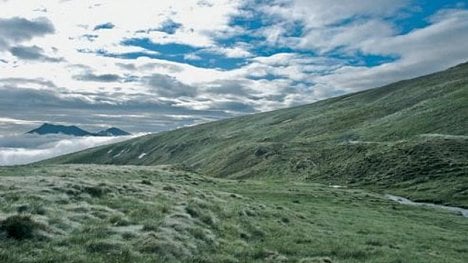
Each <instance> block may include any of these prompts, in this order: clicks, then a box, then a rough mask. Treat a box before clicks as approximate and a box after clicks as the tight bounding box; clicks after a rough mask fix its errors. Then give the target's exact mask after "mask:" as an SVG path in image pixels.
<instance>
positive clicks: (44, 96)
mask: <svg viewBox="0 0 468 263" xmlns="http://www.w3.org/2000/svg"><path fill="white" fill-rule="evenodd" d="M10 83H11V82H10ZM0 94H1V96H0V112H1V113H2V116H1V117H2V118H10V119H19V120H21V119H27V120H29V121H41V122H52V123H67V124H75V125H79V126H80V127H83V128H85V129H89V130H98V129H99V128H100V127H101V126H102V125H103V124H104V125H107V126H116V127H119V128H122V129H124V130H127V131H129V132H157V131H163V130H169V129H175V128H177V127H182V126H186V125H191V124H194V123H200V122H204V121H208V120H216V119H222V118H226V117H230V116H232V113H229V112H227V111H225V110H223V108H222V105H221V104H220V105H219V107H217V108H216V109H210V110H195V109H191V108H189V107H183V106H178V105H177V103H176V102H175V101H171V100H170V99H165V100H160V99H159V98H158V97H159V96H158V95H148V94H139V95H129V94H125V93H106V92H101V93H71V92H68V93H67V92H64V91H60V92H59V91H57V90H56V89H41V90H37V89H31V88H25V87H21V88H20V87H18V86H13V85H10V84H6V85H3V86H2V82H1V80H0ZM231 107H233V108H235V106H234V105H231ZM238 107H239V106H238ZM135 122H138V125H135ZM35 126H37V124H35V123H31V124H25V123H21V122H20V123H16V124H14V123H13V124H10V125H7V126H3V125H0V134H2V133H3V134H7V133H12V132H18V131H23V132H26V131H28V130H31V129H32V128H35Z"/></svg>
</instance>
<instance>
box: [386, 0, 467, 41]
mask: <svg viewBox="0 0 468 263" xmlns="http://www.w3.org/2000/svg"><path fill="white" fill-rule="evenodd" d="M466 8H468V3H467V2H466V1H460V0H443V1H442V0H413V1H412V4H411V5H409V6H407V7H406V8H405V9H404V10H402V11H401V12H400V13H399V15H398V16H395V17H392V18H390V20H391V22H392V23H393V24H394V25H395V26H396V28H397V29H398V31H399V34H407V33H409V32H411V31H413V30H415V29H419V28H424V27H426V26H428V25H429V24H430V21H429V18H430V17H431V16H432V15H434V14H436V13H437V12H439V11H441V10H444V9H466Z"/></svg>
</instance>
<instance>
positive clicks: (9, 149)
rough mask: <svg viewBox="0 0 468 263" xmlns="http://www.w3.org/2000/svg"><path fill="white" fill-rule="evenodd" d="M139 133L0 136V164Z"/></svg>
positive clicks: (32, 159)
mask: <svg viewBox="0 0 468 263" xmlns="http://www.w3.org/2000/svg"><path fill="white" fill-rule="evenodd" d="M141 135H143V134H139V135H131V136H120V137H72V136H64V135H47V136H44V135H33V134H22V135H14V136H0V166H1V165H19V164H28V163H33V162H37V161H41V160H45V159H48V158H52V157H56V156H59V155H63V154H68V153H72V152H77V151H81V150H84V149H87V148H91V147H95V146H99V145H104V144H110V143H115V142H120V141H124V140H128V139H131V138H135V137H138V136H141Z"/></svg>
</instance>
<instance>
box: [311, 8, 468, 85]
mask: <svg viewBox="0 0 468 263" xmlns="http://www.w3.org/2000/svg"><path fill="white" fill-rule="evenodd" d="M432 21H433V24H431V25H429V26H427V27H425V28H422V29H418V30H414V31H411V32H410V33H408V34H406V35H399V36H395V37H388V38H383V39H379V40H376V41H367V42H363V43H362V44H361V49H362V51H363V52H365V53H368V54H380V55H384V56H385V55H397V56H399V57H400V58H399V59H398V60H396V61H394V62H391V63H386V64H383V65H379V66H375V67H364V66H363V67H352V66H348V67H342V68H340V69H338V70H336V71H335V72H334V73H333V74H330V75H327V76H322V77H318V78H317V82H319V83H322V84H323V85H324V86H327V87H340V88H341V89H343V90H346V91H347V92H349V91H357V90H362V89H367V88H372V87H376V86H379V85H384V84H387V83H391V82H393V81H396V80H400V79H406V78H412V77H416V76H420V75H423V74H428V73H431V72H435V71H438V70H442V69H446V68H448V67H451V66H454V65H456V64H459V63H462V62H466V60H467V58H468V49H467V48H466V43H468V34H466V32H468V11H466V10H458V11H451V12H443V14H436V15H435V16H434V17H433V19H432Z"/></svg>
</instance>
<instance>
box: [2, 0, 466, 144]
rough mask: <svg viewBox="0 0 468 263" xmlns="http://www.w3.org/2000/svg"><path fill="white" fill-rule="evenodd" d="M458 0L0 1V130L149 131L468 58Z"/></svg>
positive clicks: (294, 101)
mask: <svg viewBox="0 0 468 263" xmlns="http://www.w3.org/2000/svg"><path fill="white" fill-rule="evenodd" d="M467 43H468V4H467V2H466V1H463V0H453V1H452V0H420V1H416V0H341V1H329V0H269V1H266V0H265V1H263V0H177V1H175V0H158V1H149V0H148V1H143V0H141V1H135V0H131V1H130V0H119V1H115V0H95V1H86V0H58V1H52V0H40V1H39V0H37V1H36V0H28V1H14V0H0V135H3V136H7V135H9V134H14V133H23V132H25V131H27V130H28V129H30V128H33V127H36V126H38V125H40V124H41V123H42V122H53V123H60V124H76V125H79V126H81V127H83V128H86V129H89V130H91V131H96V130H99V129H100V128H101V127H102V126H117V127H120V128H122V129H124V130H128V131H130V132H157V131H160V130H166V129H172V128H175V127H180V126H184V125H193V124H197V123H201V122H206V121H210V120H215V119H220V118H226V117H231V116H237V115H242V114H248V113H254V112H259V111H267V110H273V109H277V108H283V107H289V106H294V105H300V104H306V103H311V102H314V101H316V100H320V99H324V98H327V97H331V96H337V95H340V94H344V93H349V92H354V91H359V90H363V89H367V88H371V87H375V86H380V85H384V84H387V83H390V82H393V81H396V80H399V79H404V78H410V77H414V76H418V75H422V74H426V73H430V72H434V71H438V70H442V69H445V68H448V67H450V66H454V65H456V64H458V63H462V62H465V61H467V60H468V48H467Z"/></svg>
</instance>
